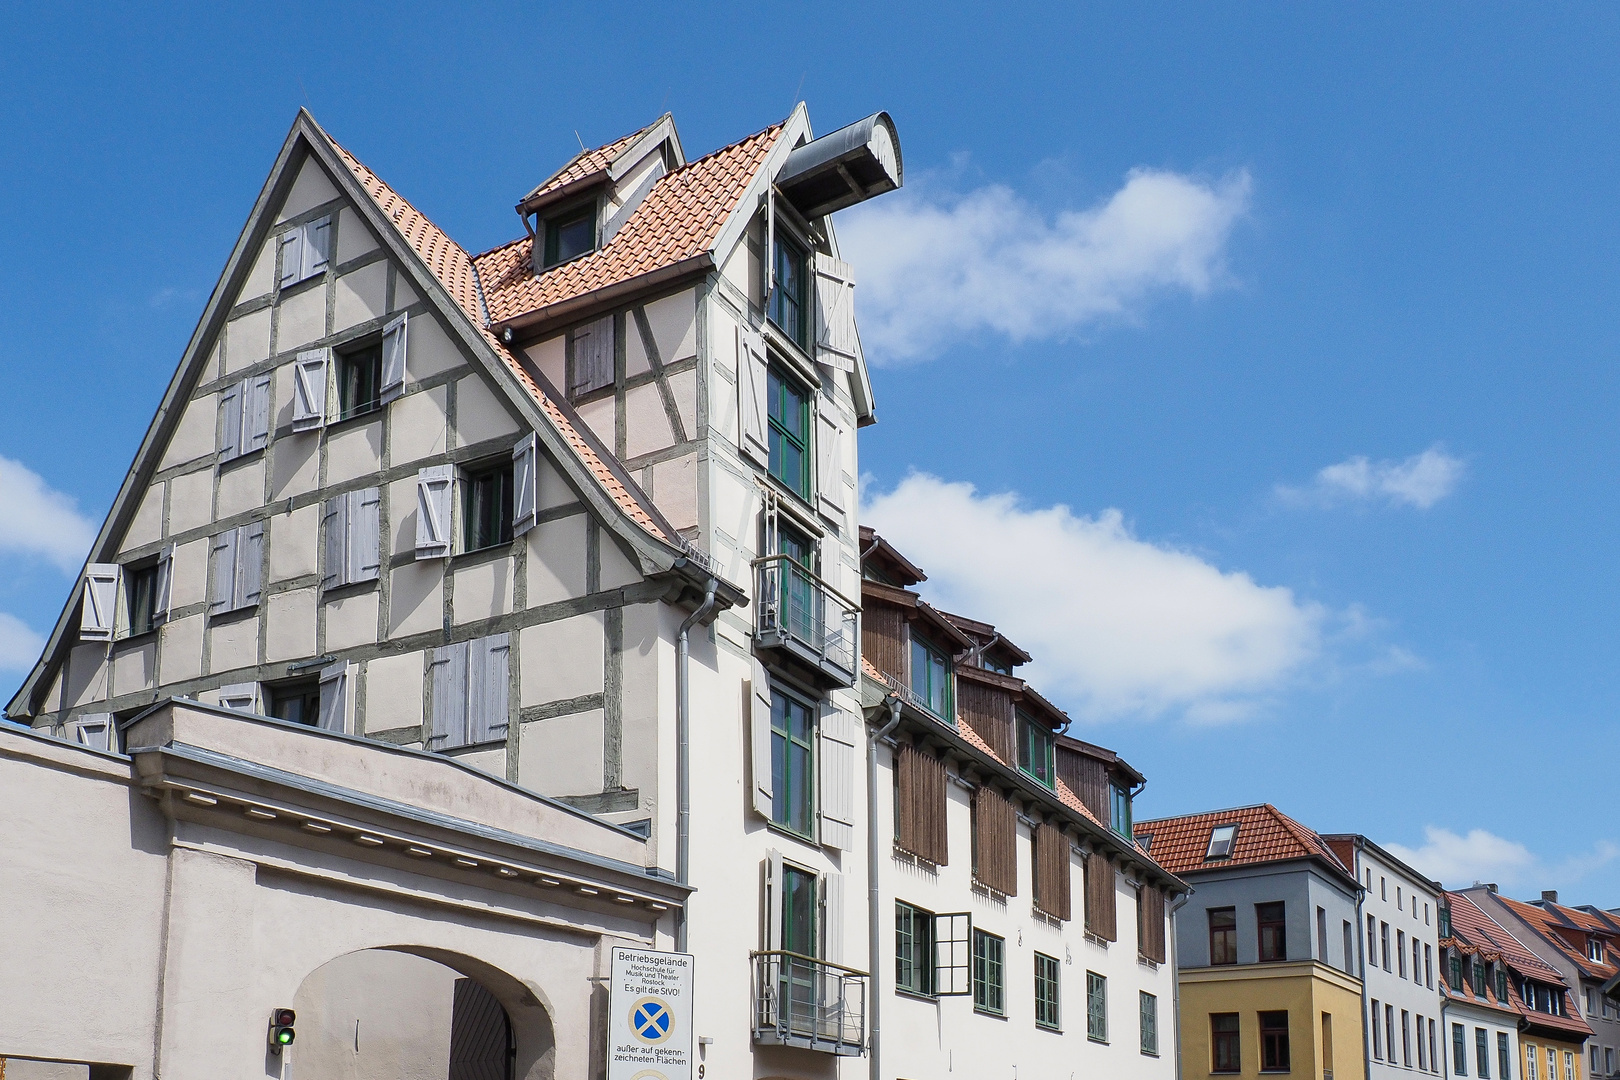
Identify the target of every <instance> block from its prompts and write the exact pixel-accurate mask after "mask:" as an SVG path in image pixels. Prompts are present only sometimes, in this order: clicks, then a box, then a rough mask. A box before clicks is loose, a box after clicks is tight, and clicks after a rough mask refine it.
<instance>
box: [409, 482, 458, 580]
mask: <svg viewBox="0 0 1620 1080" xmlns="http://www.w3.org/2000/svg"><path fill="white" fill-rule="evenodd" d="M454 478H455V466H453V465H432V466H429V467H428V468H425V469H422V470H421V471H419V472H418V473H417V474H416V557H417V558H418V559H443V558H445V557H447V556H448V555H449V554H450V482H451V480H453V479H454Z"/></svg>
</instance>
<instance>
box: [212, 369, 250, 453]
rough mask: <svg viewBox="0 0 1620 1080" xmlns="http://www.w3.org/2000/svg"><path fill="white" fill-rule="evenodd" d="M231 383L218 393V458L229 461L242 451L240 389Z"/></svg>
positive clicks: (239, 384)
mask: <svg viewBox="0 0 1620 1080" xmlns="http://www.w3.org/2000/svg"><path fill="white" fill-rule="evenodd" d="M245 385H246V384H244V383H232V384H231V385H229V386H227V387H226V388H225V389H224V390H222V391H220V394H219V413H220V421H219V460H221V461H230V460H231V459H232V458H234V457H236V456H237V455H238V454H240V453H241V452H242V391H243V389H244V388H245Z"/></svg>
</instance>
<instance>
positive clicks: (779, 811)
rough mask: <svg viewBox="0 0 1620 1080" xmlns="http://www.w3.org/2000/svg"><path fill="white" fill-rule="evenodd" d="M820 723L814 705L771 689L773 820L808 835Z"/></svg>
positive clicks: (811, 825)
mask: <svg viewBox="0 0 1620 1080" xmlns="http://www.w3.org/2000/svg"><path fill="white" fill-rule="evenodd" d="M815 745H816V725H815V718H814V714H813V713H812V712H811V711H810V707H809V706H808V705H806V704H805V703H804V702H802V701H800V700H799V699H798V698H795V697H790V696H788V695H787V694H784V693H782V692H781V691H779V690H776V689H774V688H773V689H772V690H771V820H772V821H774V822H776V824H778V825H780V826H782V827H783V828H785V829H787V830H789V831H790V832H795V833H798V834H799V835H800V836H805V837H808V836H810V835H812V833H813V832H814V830H815V821H816V805H815V779H816V778H815V768H816V766H815V762H816V754H815Z"/></svg>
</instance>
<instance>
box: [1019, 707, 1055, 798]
mask: <svg viewBox="0 0 1620 1080" xmlns="http://www.w3.org/2000/svg"><path fill="white" fill-rule="evenodd" d="M1056 748H1057V739H1056V737H1055V736H1054V735H1053V734H1052V731H1051V729H1050V728H1048V727H1047V726H1046V725H1045V724H1042V723H1041V722H1040V721H1038V720H1036V719H1035V718H1034V717H1032V716H1030V715H1029V714H1027V713H1022V712H1021V713H1019V714H1018V768H1019V770H1020V771H1021V772H1023V773H1024V774H1026V775H1028V776H1030V777H1033V778H1034V779H1036V780H1039V781H1040V782H1041V783H1042V784H1045V785H1046V786H1047V787H1049V788H1050V787H1056V786H1057V780H1056V777H1057V763H1056V753H1057V749H1056Z"/></svg>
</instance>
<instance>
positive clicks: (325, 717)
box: [319, 660, 356, 732]
mask: <svg viewBox="0 0 1620 1080" xmlns="http://www.w3.org/2000/svg"><path fill="white" fill-rule="evenodd" d="M355 671H356V665H354V664H353V663H350V662H349V661H347V660H339V661H338V662H337V663H335V664H328V665H327V666H326V667H324V668H322V669H321V705H320V714H319V716H320V726H321V728H322V729H324V730H326V731H339V732H346V731H348V730H349V728H350V727H351V726H353V725H352V720H353V718H354V689H355V687H354V675H355Z"/></svg>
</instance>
